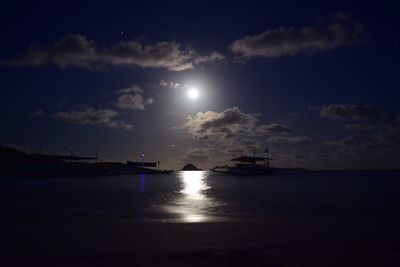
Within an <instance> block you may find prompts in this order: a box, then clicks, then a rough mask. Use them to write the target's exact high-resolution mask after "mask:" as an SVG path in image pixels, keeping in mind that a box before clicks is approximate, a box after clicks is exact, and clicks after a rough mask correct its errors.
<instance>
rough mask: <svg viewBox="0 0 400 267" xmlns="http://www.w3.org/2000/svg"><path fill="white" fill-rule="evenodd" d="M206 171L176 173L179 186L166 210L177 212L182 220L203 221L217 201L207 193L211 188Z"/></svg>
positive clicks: (206, 218) (206, 219) (207, 218)
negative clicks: (171, 203) (173, 199)
mask: <svg viewBox="0 0 400 267" xmlns="http://www.w3.org/2000/svg"><path fill="white" fill-rule="evenodd" d="M208 175H209V174H208V172H207V171H182V172H180V173H179V174H178V179H179V182H180V188H179V191H178V192H177V193H178V194H177V196H176V199H175V201H174V202H173V205H171V206H167V207H166V209H167V210H168V212H171V213H174V214H177V215H178V216H179V219H180V220H182V221H183V222H204V221H208V220H210V218H209V216H208V214H209V213H210V210H211V209H212V208H213V207H215V205H217V201H215V200H214V199H213V198H211V197H209V196H208V195H207V191H208V190H210V189H211V187H210V185H209V183H208V180H207V178H208Z"/></svg>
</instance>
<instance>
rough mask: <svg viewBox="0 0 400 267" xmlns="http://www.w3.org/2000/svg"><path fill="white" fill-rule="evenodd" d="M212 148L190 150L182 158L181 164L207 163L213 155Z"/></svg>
mask: <svg viewBox="0 0 400 267" xmlns="http://www.w3.org/2000/svg"><path fill="white" fill-rule="evenodd" d="M212 150H213V149H212V148H190V149H188V150H187V151H186V152H185V154H184V155H183V157H182V162H186V163H187V162H191V163H193V162H194V163H198V162H207V161H208V160H209V159H210V157H211V155H213V154H214V153H213V151H212Z"/></svg>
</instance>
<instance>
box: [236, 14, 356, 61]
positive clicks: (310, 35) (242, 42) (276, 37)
mask: <svg viewBox="0 0 400 267" xmlns="http://www.w3.org/2000/svg"><path fill="white" fill-rule="evenodd" d="M361 32H362V26H361V24H359V23H356V22H354V21H353V19H352V18H351V17H350V16H348V15H345V14H342V13H339V14H336V15H335V16H334V18H333V20H332V21H331V22H330V23H329V24H328V25H326V27H324V28H317V27H302V28H295V27H289V28H285V27H280V28H277V29H272V30H268V31H265V32H263V33H260V34H257V35H249V36H246V37H244V38H241V39H238V40H236V41H234V42H233V43H232V44H231V45H230V47H229V48H230V50H231V51H232V52H233V53H234V54H236V55H237V56H238V58H239V59H242V60H244V59H249V58H253V57H266V58H276V57H281V56H286V55H290V56H294V55H297V54H299V53H302V52H322V51H328V50H333V49H336V48H339V47H343V46H349V45H352V44H353V43H355V42H356V41H358V39H359V38H360V34H361Z"/></svg>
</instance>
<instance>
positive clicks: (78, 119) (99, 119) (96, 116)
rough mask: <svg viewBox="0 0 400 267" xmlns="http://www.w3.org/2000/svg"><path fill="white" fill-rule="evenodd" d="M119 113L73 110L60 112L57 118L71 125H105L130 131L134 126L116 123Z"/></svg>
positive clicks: (109, 110)
mask: <svg viewBox="0 0 400 267" xmlns="http://www.w3.org/2000/svg"><path fill="white" fill-rule="evenodd" d="M117 115H118V112H116V111H114V110H111V109H95V108H86V109H83V110H71V111H65V112H58V113H57V114H56V117H58V118H60V119H62V120H64V121H66V122H70V123H75V124H82V125H104V126H108V127H111V128H124V129H127V130H130V129H132V128H133V125H131V124H127V123H124V122H122V121H116V120H115V118H116V116H117Z"/></svg>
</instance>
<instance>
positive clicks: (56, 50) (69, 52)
mask: <svg viewBox="0 0 400 267" xmlns="http://www.w3.org/2000/svg"><path fill="white" fill-rule="evenodd" d="M224 58H225V57H224V56H223V55H221V54H220V53H218V52H211V53H210V54H209V55H200V54H198V53H197V52H196V51H195V50H194V49H192V48H190V47H189V48H185V49H184V48H182V46H181V44H179V43H177V42H165V41H164V42H158V43H155V44H152V45H142V44H141V43H139V42H137V41H131V42H119V43H117V44H114V45H112V46H110V47H106V48H103V49H98V48H97V47H96V45H95V43H94V42H93V41H90V40H88V39H87V38H86V37H85V36H83V35H80V34H69V35H67V36H65V37H63V38H62V39H61V40H59V41H57V42H56V43H54V44H53V45H50V46H45V47H37V46H32V47H31V48H29V49H28V51H27V52H26V53H25V54H24V55H22V56H20V57H17V58H15V59H11V60H8V61H6V62H4V64H6V65H12V66H44V65H49V64H54V65H56V66H58V67H61V68H65V67H69V66H75V67H85V68H88V69H95V68H98V67H100V66H138V67H142V68H164V69H167V70H170V71H183V70H188V69H193V68H194V66H195V65H197V64H203V63H206V62H211V61H221V60H223V59H224Z"/></svg>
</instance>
